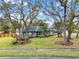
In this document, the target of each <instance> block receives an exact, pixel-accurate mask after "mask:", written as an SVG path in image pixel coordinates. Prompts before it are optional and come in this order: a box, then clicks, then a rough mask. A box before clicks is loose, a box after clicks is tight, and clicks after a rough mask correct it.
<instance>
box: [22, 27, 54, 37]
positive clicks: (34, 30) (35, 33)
mask: <svg viewBox="0 0 79 59" xmlns="http://www.w3.org/2000/svg"><path fill="white" fill-rule="evenodd" d="M23 33H29V35H30V36H32V37H36V36H38V35H42V34H43V31H42V30H41V28H40V26H32V27H30V28H29V29H24V30H23ZM53 33H54V30H53V29H52V28H48V29H47V34H48V35H53Z"/></svg>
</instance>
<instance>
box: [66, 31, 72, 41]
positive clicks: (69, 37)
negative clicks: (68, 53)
mask: <svg viewBox="0 0 79 59" xmlns="http://www.w3.org/2000/svg"><path fill="white" fill-rule="evenodd" d="M71 34H72V33H71V32H68V36H67V42H70V39H71Z"/></svg>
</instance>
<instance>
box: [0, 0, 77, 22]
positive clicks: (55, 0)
mask: <svg viewBox="0 0 79 59" xmlns="http://www.w3.org/2000/svg"><path fill="white" fill-rule="evenodd" d="M4 1H5V2H6V3H8V2H9V1H11V3H12V4H15V3H17V2H21V1H20V0H4ZM23 1H24V6H27V5H28V3H27V1H30V0H23ZM31 1H32V3H33V4H34V2H35V0H31ZM51 1H53V5H54V6H55V8H56V11H58V12H59V13H60V15H61V16H62V17H63V15H64V12H63V11H61V12H60V11H59V9H63V7H62V6H61V4H60V3H59V2H58V1H57V0H47V2H46V3H47V4H48V5H50V3H49V2H51ZM71 1H72V0H68V5H70V4H71V3H70V2H71ZM42 3H43V2H42ZM0 5H1V0H0ZM69 7H70V6H69ZM13 9H14V10H16V9H15V8H13ZM78 10H79V9H78ZM11 15H15V13H12V14H11ZM16 15H17V18H20V15H18V14H16ZM0 17H2V12H1V11H0ZM37 18H38V19H41V20H49V21H50V22H53V20H54V19H53V18H52V17H50V16H47V15H45V14H44V13H43V12H42V9H41V11H39V14H38V16H37Z"/></svg>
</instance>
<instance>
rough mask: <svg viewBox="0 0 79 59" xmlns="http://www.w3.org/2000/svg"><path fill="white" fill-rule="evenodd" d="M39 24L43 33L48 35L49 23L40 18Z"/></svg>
mask: <svg viewBox="0 0 79 59" xmlns="http://www.w3.org/2000/svg"><path fill="white" fill-rule="evenodd" d="M38 26H39V27H40V28H41V30H42V31H43V35H44V36H46V33H47V24H46V23H45V22H44V21H42V20H40V21H38Z"/></svg>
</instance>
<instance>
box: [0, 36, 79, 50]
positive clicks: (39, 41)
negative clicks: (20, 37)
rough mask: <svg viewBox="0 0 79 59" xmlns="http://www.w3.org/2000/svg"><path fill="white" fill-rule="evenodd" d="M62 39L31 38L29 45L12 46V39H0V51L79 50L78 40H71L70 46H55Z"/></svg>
mask: <svg viewBox="0 0 79 59" xmlns="http://www.w3.org/2000/svg"><path fill="white" fill-rule="evenodd" d="M62 39H63V38H57V36H50V37H45V38H32V39H31V41H32V42H31V43H29V44H23V45H13V44H12V42H13V41H15V38H13V37H0V49H11V48H12V49H13V48H14V49H16V48H79V45H78V44H79V39H75V38H73V39H72V40H71V41H72V42H73V43H74V44H73V45H71V46H65V45H56V44H55V42H56V41H61V40H62Z"/></svg>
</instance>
